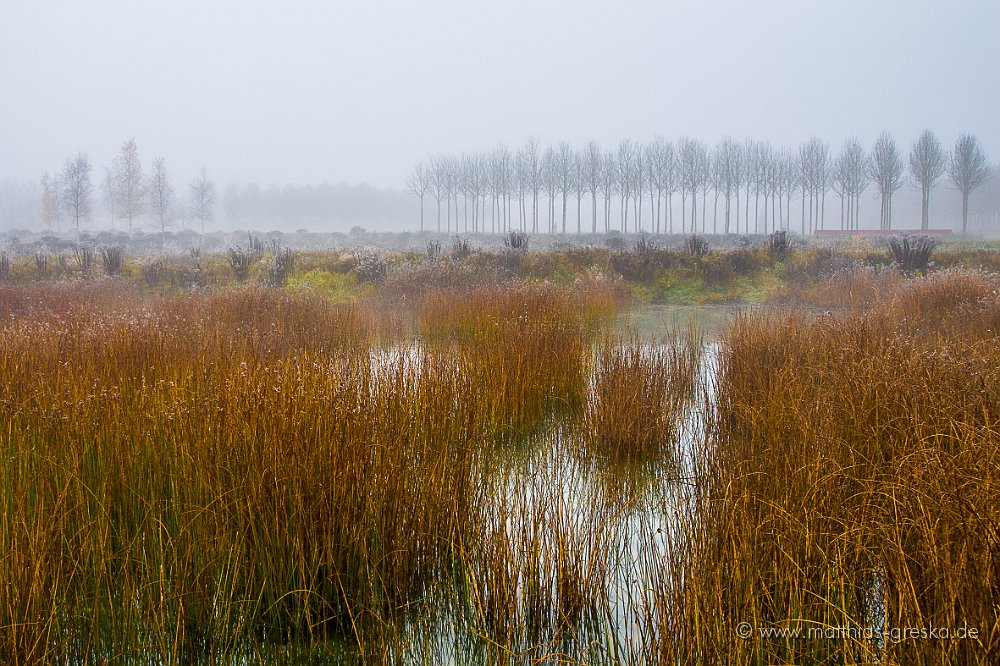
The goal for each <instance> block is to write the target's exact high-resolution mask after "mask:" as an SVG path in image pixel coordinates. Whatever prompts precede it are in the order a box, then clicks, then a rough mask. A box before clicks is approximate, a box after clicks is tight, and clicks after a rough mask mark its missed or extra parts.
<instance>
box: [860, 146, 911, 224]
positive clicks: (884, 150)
mask: <svg viewBox="0 0 1000 666" xmlns="http://www.w3.org/2000/svg"><path fill="white" fill-rule="evenodd" d="M869 168H870V169H871V177H872V180H873V181H874V182H875V185H876V186H877V187H878V191H879V194H880V195H881V199H882V208H881V210H880V215H879V220H880V221H881V224H880V228H881V229H883V230H889V229H892V195H893V194H895V193H896V191H897V190H899V188H900V187H902V186H903V171H904V166H903V158H902V157H900V155H899V150H897V149H896V140H895V139H893V138H892V135H890V134H889V133H888V132H882V133H881V134H879V137H878V139H876V141H875V146H874V148H872V156H871V160H870V162H869Z"/></svg>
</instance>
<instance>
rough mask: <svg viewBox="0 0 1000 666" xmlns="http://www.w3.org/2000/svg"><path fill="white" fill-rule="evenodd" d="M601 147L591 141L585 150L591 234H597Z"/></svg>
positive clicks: (584, 176)
mask: <svg viewBox="0 0 1000 666" xmlns="http://www.w3.org/2000/svg"><path fill="white" fill-rule="evenodd" d="M601 167H602V157H601V146H600V145H599V144H598V143H597V142H596V141H591V142H590V143H588V144H587V146H586V147H585V148H584V149H583V182H584V187H586V191H587V192H589V193H590V203H591V216H592V217H591V233H595V234H596V233H597V195H598V193H599V192H600V189H601Z"/></svg>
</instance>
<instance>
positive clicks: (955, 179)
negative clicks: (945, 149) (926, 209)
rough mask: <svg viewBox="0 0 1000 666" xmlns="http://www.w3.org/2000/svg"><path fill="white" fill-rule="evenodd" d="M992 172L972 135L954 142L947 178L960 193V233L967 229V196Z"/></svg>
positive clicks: (961, 137) (982, 151) (966, 135)
mask: <svg viewBox="0 0 1000 666" xmlns="http://www.w3.org/2000/svg"><path fill="white" fill-rule="evenodd" d="M992 172H993V170H992V169H991V168H990V165H989V163H988V162H987V161H986V151H984V150H983V148H982V146H980V145H979V140H978V139H976V137H975V136H973V135H972V134H963V135H962V136H960V137H958V141H956V142H955V148H954V149H953V150H952V151H951V158H950V159H949V160H948V177H949V178H951V182H952V183H954V184H955V187H956V188H958V191H959V192H961V193H962V233H963V234H964V233H966V232H967V231H968V228H969V195H970V194H972V192H973V190H975V189H976V188H977V187H979V186H980V185H982V184H983V183H985V182H986V181H987V180H988V179H989V177H990V176H991V175H992Z"/></svg>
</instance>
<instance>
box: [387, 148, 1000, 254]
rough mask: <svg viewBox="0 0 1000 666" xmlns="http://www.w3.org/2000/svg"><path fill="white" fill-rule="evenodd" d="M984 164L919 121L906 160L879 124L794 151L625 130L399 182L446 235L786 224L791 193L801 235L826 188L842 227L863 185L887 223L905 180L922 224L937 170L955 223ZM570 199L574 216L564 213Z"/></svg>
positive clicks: (448, 161)
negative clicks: (605, 144)
mask: <svg viewBox="0 0 1000 666" xmlns="http://www.w3.org/2000/svg"><path fill="white" fill-rule="evenodd" d="M991 171H992V170H991V167H990V165H989V163H988V162H987V159H986V153H985V151H984V150H983V148H982V147H981V145H980V144H979V141H978V140H977V139H976V137H975V136H973V135H969V134H965V135H962V136H961V137H959V139H958V141H957V142H956V144H955V147H954V148H953V149H952V150H951V151H950V152H946V151H945V150H944V148H942V146H941V144H940V142H939V141H938V140H937V138H936V137H935V136H934V134H933V132H931V131H929V130H928V131H926V132H924V133H923V134H922V135H921V136H920V137H919V138H918V139H917V140H916V141H915V142H914V144H913V146H912V149H911V150H910V153H909V157H908V159H906V158H904V156H903V155H902V153H901V152H900V150H899V148H898V146H897V144H896V141H895V139H893V137H892V135H890V134H889V133H887V132H883V133H882V134H881V135H879V137H878V139H877V140H876V141H875V144H874V146H873V147H872V149H871V150H870V151H866V150H865V149H864V147H863V146H862V145H861V144H860V143H859V142H858V141H857V140H856V139H850V140H848V141H846V142H845V143H844V145H843V147H842V148H841V150H840V153H839V154H838V155H836V156H834V155H833V154H832V152H831V150H830V147H829V145H828V144H827V143H825V142H823V141H822V140H820V139H818V138H812V139H810V140H809V141H807V142H806V143H805V144H803V145H802V146H800V147H799V148H798V149H796V150H792V149H788V148H776V147H774V146H772V145H771V144H770V143H769V142H767V141H758V140H754V139H746V140H744V141H737V140H734V139H723V140H722V141H720V142H718V143H717V144H716V145H715V146H714V147H713V148H711V149H710V148H709V147H708V146H707V145H706V144H705V143H704V142H702V141H699V140H698V139H693V138H689V137H682V138H680V139H678V140H676V141H669V140H666V139H663V138H656V139H654V140H653V141H651V142H649V143H645V144H642V143H636V142H633V141H630V140H625V141H622V142H621V143H620V144H619V145H618V146H617V149H616V150H605V149H603V148H602V147H601V146H600V145H599V144H598V143H597V142H595V141H592V142H590V143H588V144H587V145H586V146H584V147H583V148H582V149H581V150H576V149H574V148H572V147H571V146H570V145H569V144H567V143H565V142H560V143H558V144H556V145H554V146H548V147H546V148H544V149H543V148H542V147H541V145H540V144H539V142H538V140H537V139H529V140H528V141H527V142H526V143H525V145H524V146H523V147H522V148H521V149H520V150H517V151H511V150H510V149H509V148H508V147H507V146H499V147H497V148H494V149H493V150H491V151H488V152H485V153H477V154H471V155H461V156H454V155H434V156H433V157H431V158H429V159H428V160H426V161H422V162H420V163H418V164H417V165H416V166H415V167H414V168H413V171H412V172H411V174H410V176H409V178H408V179H407V189H408V191H409V192H411V193H412V194H413V195H415V196H416V197H417V198H418V199H419V202H420V230H421V231H424V229H425V217H424V209H425V206H424V204H425V201H427V200H430V201H431V202H433V203H434V204H435V209H436V229H437V230H438V231H447V232H449V233H450V232H452V231H462V230H463V229H464V230H465V231H473V232H481V233H506V232H508V231H511V230H520V231H525V232H527V231H530V232H536V233H537V232H548V233H566V232H567V230H573V229H574V228H575V231H576V233H582V232H583V231H585V229H584V220H583V211H584V209H585V208H586V207H589V208H590V216H589V220H588V223H589V224H588V226H589V231H590V232H591V233H597V232H598V230H599V227H601V228H602V229H603V231H610V230H611V229H612V227H614V228H616V229H617V230H620V231H622V232H625V233H628V232H630V231H635V232H640V231H650V232H653V233H675V232H680V233H688V232H701V233H706V232H708V231H709V230H711V231H712V232H713V233H720V232H721V233H727V234H728V233H751V232H753V233H769V232H770V231H773V230H775V229H791V228H793V226H794V225H793V223H792V202H793V201H798V202H799V204H800V212H799V215H798V217H799V225H798V230H799V231H800V232H801V233H802V234H807V233H812V232H813V231H815V230H817V229H823V228H825V226H826V219H827V211H826V200H827V195H828V194H829V193H830V192H831V191H832V192H833V193H835V194H836V195H837V196H838V197H839V199H840V229H845V230H846V229H857V228H858V224H859V217H860V202H861V197H862V195H863V194H864V193H865V192H866V191H867V190H868V188H869V187H871V186H874V187H875V189H876V190H877V192H878V194H879V196H880V200H881V210H880V216H879V219H880V226H881V228H882V229H886V230H888V229H892V219H893V218H892V216H893V211H892V201H893V195H894V194H895V193H896V192H897V191H898V190H899V189H900V188H901V187H902V186H903V185H904V184H905V183H906V182H907V181H908V180H909V182H910V183H911V184H913V185H914V186H915V187H916V188H918V189H919V190H920V191H921V201H922V214H921V229H924V230H926V229H928V228H929V224H930V219H929V206H930V196H931V192H932V191H933V190H934V188H935V187H936V186H937V185H938V184H939V181H940V179H941V177H942V176H943V175H944V174H946V173H947V175H948V177H949V179H950V180H951V182H952V184H953V185H954V186H955V188H956V189H958V190H959V191H960V192H961V193H962V231H963V232H964V231H966V230H967V227H968V211H969V205H968V204H969V195H970V194H971V193H972V192H973V191H974V190H975V189H976V188H978V187H979V186H980V185H982V184H983V183H984V182H985V181H986V180H987V179H988V178H989V177H990V175H991ZM675 201H676V202H679V204H680V206H679V215H678V214H677V207H676V206H675ZM571 202H572V203H573V204H574V206H573V210H574V212H575V215H574V217H575V219H568V218H569V217H570V215H571V213H570V212H569V211H570V203H571ZM585 204H589V206H586V205H585ZM709 207H710V208H711V210H710V211H709ZM615 208H617V211H615ZM709 215H710V216H711V226H709Z"/></svg>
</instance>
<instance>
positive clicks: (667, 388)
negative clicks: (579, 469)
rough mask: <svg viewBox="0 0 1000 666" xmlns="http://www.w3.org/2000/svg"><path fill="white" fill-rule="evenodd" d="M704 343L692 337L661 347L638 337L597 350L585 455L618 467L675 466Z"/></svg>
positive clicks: (585, 420)
mask: <svg viewBox="0 0 1000 666" xmlns="http://www.w3.org/2000/svg"><path fill="white" fill-rule="evenodd" d="M701 346H702V345H701V342H700V340H698V338H697V335H695V334H694V333H693V332H692V334H691V335H689V337H688V338H686V339H682V338H681V337H680V336H678V335H674V336H672V339H670V340H667V341H664V342H662V343H652V342H649V341H643V340H640V339H639V338H638V337H637V336H636V335H634V334H633V335H631V336H627V337H624V338H622V337H611V338H607V339H605V340H604V341H603V342H602V343H601V344H600V345H599V346H598V348H597V351H596V354H595V356H596V359H595V362H594V370H593V379H592V382H591V391H590V395H589V398H588V401H587V405H586V409H585V411H584V416H583V419H582V426H583V428H584V435H583V438H582V439H583V441H584V443H585V444H586V446H587V449H588V450H589V451H590V452H591V453H592V454H595V455H600V456H603V457H605V458H609V459H612V460H616V461H621V460H636V459H647V460H648V459H662V458H666V459H668V460H675V459H676V456H675V455H674V450H673V448H674V446H675V445H676V444H677V435H678V427H679V425H680V415H681V412H682V410H683V409H684V408H685V407H686V406H687V404H688V403H689V401H690V400H691V399H692V397H693V396H694V389H695V384H696V381H695V380H696V378H697V374H698V369H699V360H700V352H701Z"/></svg>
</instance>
